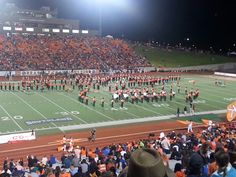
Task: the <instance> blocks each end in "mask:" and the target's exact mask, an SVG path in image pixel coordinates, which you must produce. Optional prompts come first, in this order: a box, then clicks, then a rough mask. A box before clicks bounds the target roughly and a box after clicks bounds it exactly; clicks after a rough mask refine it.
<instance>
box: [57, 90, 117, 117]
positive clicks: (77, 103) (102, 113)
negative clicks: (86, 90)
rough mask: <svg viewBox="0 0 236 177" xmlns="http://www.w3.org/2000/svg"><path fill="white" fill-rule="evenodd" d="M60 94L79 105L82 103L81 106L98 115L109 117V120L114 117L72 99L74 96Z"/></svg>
mask: <svg viewBox="0 0 236 177" xmlns="http://www.w3.org/2000/svg"><path fill="white" fill-rule="evenodd" d="M57 94H59V93H57ZM60 95H63V96H64V97H67V98H69V99H70V100H72V101H73V102H75V103H77V104H80V105H82V106H84V107H86V108H88V109H90V110H91V111H94V112H96V113H98V114H100V115H102V116H104V117H106V118H108V119H110V120H114V119H113V118H111V117H110V116H107V115H105V114H103V113H101V112H99V111H97V110H95V109H92V108H90V107H89V106H87V105H84V104H82V103H80V102H79V101H78V100H77V99H74V98H72V97H70V96H67V95H65V94H60Z"/></svg>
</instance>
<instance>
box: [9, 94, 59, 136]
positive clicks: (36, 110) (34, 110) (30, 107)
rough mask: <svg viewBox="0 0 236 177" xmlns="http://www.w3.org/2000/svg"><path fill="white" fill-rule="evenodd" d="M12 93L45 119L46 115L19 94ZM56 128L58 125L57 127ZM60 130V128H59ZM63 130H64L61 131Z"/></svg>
mask: <svg viewBox="0 0 236 177" xmlns="http://www.w3.org/2000/svg"><path fill="white" fill-rule="evenodd" d="M11 93H12V92H11ZM12 94H13V95H15V96H16V97H17V98H19V99H20V100H21V101H22V102H23V103H25V104H26V105H28V106H29V107H30V108H31V109H33V110H34V111H35V112H37V113H38V114H39V115H41V116H42V117H43V118H44V119H47V117H46V116H45V115H43V114H42V113H41V112H40V111H38V110H37V109H35V108H34V107H33V106H32V105H30V104H29V103H27V102H26V101H25V100H24V99H23V98H21V97H20V96H18V95H17V94H14V93H12ZM51 124H53V125H54V126H55V127H57V125H56V124H54V123H53V122H51ZM57 128H58V127H57ZM61 131H62V130H61ZM62 132H64V131H62Z"/></svg>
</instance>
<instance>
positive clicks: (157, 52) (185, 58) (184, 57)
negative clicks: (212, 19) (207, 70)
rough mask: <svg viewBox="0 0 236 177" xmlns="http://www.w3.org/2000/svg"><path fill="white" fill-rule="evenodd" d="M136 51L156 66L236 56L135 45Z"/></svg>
mask: <svg viewBox="0 0 236 177" xmlns="http://www.w3.org/2000/svg"><path fill="white" fill-rule="evenodd" d="M135 50H136V52H137V53H139V54H141V55H142V56H145V57H146V58H147V59H148V60H149V61H150V63H151V64H153V65H154V66H156V67H183V66H196V65H208V64H219V63H229V62H236V57H226V56H219V55H212V54H201V53H194V52H185V51H177V50H169V51H167V50H164V49H158V48H151V47H136V48H135Z"/></svg>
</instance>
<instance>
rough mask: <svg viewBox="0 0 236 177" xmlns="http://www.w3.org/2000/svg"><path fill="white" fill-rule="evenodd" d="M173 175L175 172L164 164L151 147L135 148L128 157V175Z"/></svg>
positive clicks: (160, 176) (133, 176) (159, 176)
mask: <svg viewBox="0 0 236 177" xmlns="http://www.w3.org/2000/svg"><path fill="white" fill-rule="evenodd" d="M165 176H167V177H174V176H175V174H174V173H173V172H172V171H171V170H170V169H169V168H167V167H165V166H164V163H163V161H162V158H161V157H160V155H159V154H158V153H157V151H155V150H153V149H137V150H135V151H134V152H133V153H132V154H131V157H130V162H129V166H128V177H165Z"/></svg>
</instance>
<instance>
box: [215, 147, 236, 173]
mask: <svg viewBox="0 0 236 177" xmlns="http://www.w3.org/2000/svg"><path fill="white" fill-rule="evenodd" d="M215 159H216V164H217V165H218V170H216V171H215V172H214V173H213V174H212V175H211V177H234V176H236V169H235V168H233V167H232V165H231V164H230V163H229V154H228V153H227V152H222V151H218V152H217V153H216V154H215Z"/></svg>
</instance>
